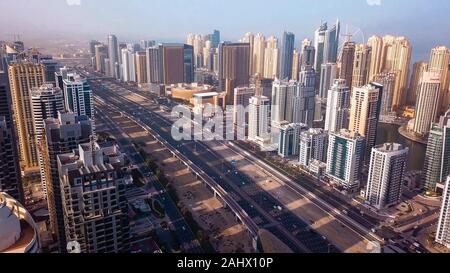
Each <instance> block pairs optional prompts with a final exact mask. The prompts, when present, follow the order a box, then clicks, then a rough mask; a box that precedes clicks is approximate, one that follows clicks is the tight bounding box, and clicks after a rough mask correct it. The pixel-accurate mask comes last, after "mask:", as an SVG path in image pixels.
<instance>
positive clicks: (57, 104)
mask: <svg viewBox="0 0 450 273" xmlns="http://www.w3.org/2000/svg"><path fill="white" fill-rule="evenodd" d="M31 106H32V112H33V126H34V133H35V135H34V137H35V139H36V143H37V145H38V149H37V150H38V157H39V167H40V170H41V187H42V191H43V193H44V194H45V196H46V195H47V181H46V180H45V175H44V159H43V155H42V151H41V150H40V149H39V147H40V145H41V141H42V137H43V134H44V120H46V119H48V118H57V117H58V113H59V112H62V111H64V98H63V93H62V91H61V89H59V87H53V85H52V84H44V85H42V86H40V87H39V88H38V87H34V88H32V89H31Z"/></svg>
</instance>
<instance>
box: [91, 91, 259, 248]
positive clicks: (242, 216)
mask: <svg viewBox="0 0 450 273" xmlns="http://www.w3.org/2000/svg"><path fill="white" fill-rule="evenodd" d="M96 99H99V100H100V101H102V100H101V98H96ZM109 106H110V107H111V108H114V109H115V110H116V111H118V112H120V113H121V114H122V115H123V116H125V117H127V118H128V119H130V120H132V121H133V122H135V123H136V124H138V125H139V126H140V127H142V128H143V129H145V130H146V131H147V132H148V133H150V134H151V135H152V136H153V137H154V138H155V140H156V141H158V143H160V144H162V145H164V146H165V147H166V148H167V149H168V150H169V151H170V153H171V154H172V156H173V157H175V158H177V159H178V160H179V161H180V162H181V163H183V164H184V165H185V166H186V167H187V168H188V170H189V171H191V172H192V173H193V174H194V175H195V176H196V178H198V179H200V180H202V182H203V184H204V185H205V186H207V187H208V188H209V189H210V190H211V191H212V192H213V194H214V197H216V198H217V199H218V200H219V201H221V202H222V204H223V205H224V206H225V207H228V208H229V209H230V210H231V211H232V212H233V213H234V215H235V216H236V219H237V220H238V221H239V222H241V223H242V224H243V225H244V226H245V228H246V229H247V230H248V232H249V233H250V235H251V236H252V238H253V240H254V243H256V240H257V238H258V231H259V227H258V226H257V225H256V224H255V222H253V220H252V218H251V217H250V216H249V215H248V214H247V213H246V212H245V211H244V210H243V209H242V208H241V206H240V205H239V204H238V203H237V202H236V201H235V200H234V199H233V198H232V197H231V196H230V195H229V194H228V193H227V192H226V191H225V190H224V189H223V188H222V186H220V185H219V184H218V183H217V182H216V181H215V180H214V179H213V178H211V177H210V176H209V175H208V174H206V173H205V172H204V171H203V170H202V169H201V168H200V167H198V166H197V165H196V164H194V163H193V162H192V161H191V160H190V159H188V158H187V157H186V156H185V155H183V154H182V153H180V152H179V151H178V150H177V149H176V148H175V147H173V146H172V145H171V144H170V143H168V142H167V141H166V140H164V139H163V138H162V137H161V136H160V135H159V134H157V133H156V132H155V131H154V130H153V129H151V128H150V127H149V126H147V125H146V124H144V123H142V122H141V121H139V120H136V119H135V118H134V117H132V116H130V115H128V114H127V113H125V112H123V111H121V110H120V109H118V108H116V107H115V106H112V105H109ZM255 245H256V244H255Z"/></svg>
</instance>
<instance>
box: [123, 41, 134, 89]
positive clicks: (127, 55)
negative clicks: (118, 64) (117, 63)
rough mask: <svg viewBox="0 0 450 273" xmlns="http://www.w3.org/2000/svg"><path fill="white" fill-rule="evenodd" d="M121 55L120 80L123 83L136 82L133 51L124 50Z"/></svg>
mask: <svg viewBox="0 0 450 273" xmlns="http://www.w3.org/2000/svg"><path fill="white" fill-rule="evenodd" d="M121 53H122V80H123V81H124V82H136V70H135V67H136V65H135V58H134V54H133V51H132V50H130V49H128V48H124V49H122V50H121Z"/></svg>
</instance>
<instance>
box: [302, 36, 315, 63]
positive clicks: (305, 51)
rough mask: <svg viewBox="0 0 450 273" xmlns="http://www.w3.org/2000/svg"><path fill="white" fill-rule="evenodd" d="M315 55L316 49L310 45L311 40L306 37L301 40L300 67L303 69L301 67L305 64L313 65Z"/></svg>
mask: <svg viewBox="0 0 450 273" xmlns="http://www.w3.org/2000/svg"><path fill="white" fill-rule="evenodd" d="M315 55H316V50H315V48H314V46H312V45H311V41H310V40H308V39H305V40H303V42H302V50H301V58H300V59H301V60H300V69H303V67H306V66H314V57H315Z"/></svg>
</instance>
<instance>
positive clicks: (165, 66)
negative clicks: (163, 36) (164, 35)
mask: <svg viewBox="0 0 450 273" xmlns="http://www.w3.org/2000/svg"><path fill="white" fill-rule="evenodd" d="M160 50H161V51H160V53H161V54H162V71H163V83H164V84H166V85H170V84H177V83H192V82H193V80H194V50H193V47H192V46H190V45H185V44H162V46H161V49H160Z"/></svg>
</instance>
